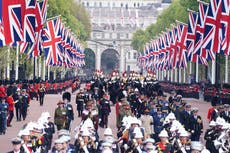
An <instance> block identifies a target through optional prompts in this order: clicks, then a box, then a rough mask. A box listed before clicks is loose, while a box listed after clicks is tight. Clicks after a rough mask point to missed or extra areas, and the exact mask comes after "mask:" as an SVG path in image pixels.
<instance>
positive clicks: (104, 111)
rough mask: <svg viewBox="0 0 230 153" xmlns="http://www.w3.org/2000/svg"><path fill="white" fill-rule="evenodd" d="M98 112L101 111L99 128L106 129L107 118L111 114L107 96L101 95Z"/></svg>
mask: <svg viewBox="0 0 230 153" xmlns="http://www.w3.org/2000/svg"><path fill="white" fill-rule="evenodd" d="M100 110H101V123H100V126H101V127H103V128H104V127H106V128H107V127H108V116H109V114H110V112H111V109H110V103H109V100H108V99H107V95H106V94H104V95H103V99H102V100H101V101H100Z"/></svg>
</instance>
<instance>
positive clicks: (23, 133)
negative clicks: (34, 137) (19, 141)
mask: <svg viewBox="0 0 230 153" xmlns="http://www.w3.org/2000/svg"><path fill="white" fill-rule="evenodd" d="M18 135H19V136H23V135H30V131H29V130H28V129H24V130H21V131H19V134H18Z"/></svg>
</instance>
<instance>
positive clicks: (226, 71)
mask: <svg viewBox="0 0 230 153" xmlns="http://www.w3.org/2000/svg"><path fill="white" fill-rule="evenodd" d="M225 83H228V56H225Z"/></svg>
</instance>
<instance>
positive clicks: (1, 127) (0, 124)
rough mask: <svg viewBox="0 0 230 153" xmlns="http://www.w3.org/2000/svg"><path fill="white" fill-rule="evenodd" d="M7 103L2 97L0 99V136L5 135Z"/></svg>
mask: <svg viewBox="0 0 230 153" xmlns="http://www.w3.org/2000/svg"><path fill="white" fill-rule="evenodd" d="M8 106H9V105H8V103H6V100H5V98H4V97H1V99H0V135H2V134H5V133H6V128H7V116H8Z"/></svg>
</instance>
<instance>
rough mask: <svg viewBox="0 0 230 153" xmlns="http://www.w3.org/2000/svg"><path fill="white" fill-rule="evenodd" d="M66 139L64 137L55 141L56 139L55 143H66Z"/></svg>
mask: <svg viewBox="0 0 230 153" xmlns="http://www.w3.org/2000/svg"><path fill="white" fill-rule="evenodd" d="M64 142H65V141H64V140H63V139H56V140H55V141H54V143H55V144H62V143H64Z"/></svg>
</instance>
